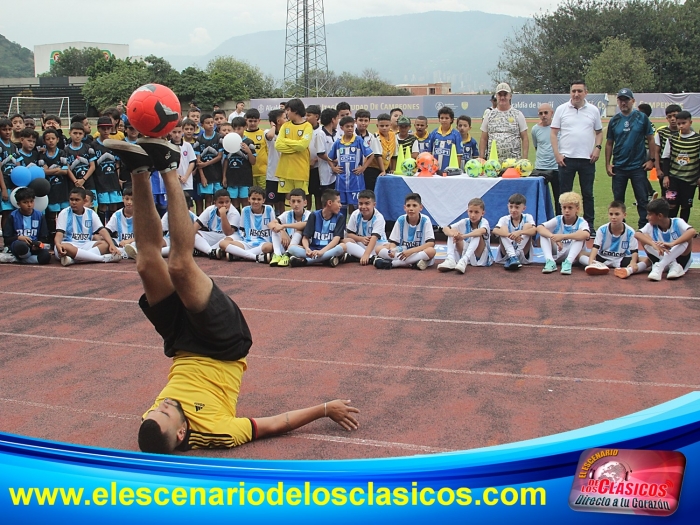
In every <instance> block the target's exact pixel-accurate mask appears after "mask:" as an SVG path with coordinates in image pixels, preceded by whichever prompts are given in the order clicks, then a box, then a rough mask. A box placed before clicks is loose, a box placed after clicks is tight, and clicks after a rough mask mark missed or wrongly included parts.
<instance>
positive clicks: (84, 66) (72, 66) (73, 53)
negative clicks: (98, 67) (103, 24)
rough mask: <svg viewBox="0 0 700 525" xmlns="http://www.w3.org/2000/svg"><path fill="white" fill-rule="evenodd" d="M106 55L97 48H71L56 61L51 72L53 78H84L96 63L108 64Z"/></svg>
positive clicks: (63, 52)
mask: <svg viewBox="0 0 700 525" xmlns="http://www.w3.org/2000/svg"><path fill="white" fill-rule="evenodd" d="M107 61H108V60H107V59H106V58H105V55H104V53H103V52H102V51H100V50H99V49H98V48H96V47H86V48H85V49H76V48H74V47H69V48H68V49H66V50H65V51H62V52H61V54H60V55H59V57H58V60H54V62H53V64H51V69H50V70H49V76H51V77H72V76H77V77H84V76H87V74H88V69H89V68H90V67H92V66H93V65H94V64H95V63H96V62H107Z"/></svg>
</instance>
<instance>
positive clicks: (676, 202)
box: [664, 177, 698, 208]
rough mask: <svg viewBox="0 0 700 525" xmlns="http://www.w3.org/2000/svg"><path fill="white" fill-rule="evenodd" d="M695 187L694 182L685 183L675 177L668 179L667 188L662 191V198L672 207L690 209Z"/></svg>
mask: <svg viewBox="0 0 700 525" xmlns="http://www.w3.org/2000/svg"><path fill="white" fill-rule="evenodd" d="M697 187H698V186H697V184H696V183H695V182H687V181H684V180H681V179H678V178H676V177H669V178H668V188H667V189H666V190H665V191H664V197H665V198H666V200H667V201H668V203H669V204H670V205H672V206H681V207H683V208H692V207H693V199H694V198H695V190H696V189H697Z"/></svg>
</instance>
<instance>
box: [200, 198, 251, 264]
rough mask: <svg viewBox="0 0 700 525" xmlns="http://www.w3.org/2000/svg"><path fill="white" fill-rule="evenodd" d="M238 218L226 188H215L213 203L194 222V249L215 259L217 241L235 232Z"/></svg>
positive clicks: (217, 246)
mask: <svg viewBox="0 0 700 525" xmlns="http://www.w3.org/2000/svg"><path fill="white" fill-rule="evenodd" d="M240 219H241V214H240V213H238V210H237V209H236V208H235V207H233V206H232V205H231V197H230V196H229V194H228V190H226V189H224V188H221V189H219V190H216V193H214V204H212V205H211V206H209V207H207V208H206V209H205V210H204V211H203V212H202V214H201V215H200V216H199V217H198V218H197V222H195V224H194V232H195V234H194V249H195V250H197V251H199V252H201V254H202V255H208V256H209V257H210V258H212V259H217V258H218V251H217V250H218V249H219V243H220V242H221V241H223V240H224V238H225V237H228V236H231V235H234V233H236V231H237V230H238V224H239V222H240Z"/></svg>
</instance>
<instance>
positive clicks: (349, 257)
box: [340, 253, 360, 263]
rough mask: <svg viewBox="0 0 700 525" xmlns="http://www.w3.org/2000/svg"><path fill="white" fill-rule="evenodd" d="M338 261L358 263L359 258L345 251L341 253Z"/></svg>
mask: <svg viewBox="0 0 700 525" xmlns="http://www.w3.org/2000/svg"><path fill="white" fill-rule="evenodd" d="M340 262H342V263H359V262H360V259H359V258H358V257H355V256H354V255H350V254H349V253H346V254H344V255H343V258H342V260H341V261H340Z"/></svg>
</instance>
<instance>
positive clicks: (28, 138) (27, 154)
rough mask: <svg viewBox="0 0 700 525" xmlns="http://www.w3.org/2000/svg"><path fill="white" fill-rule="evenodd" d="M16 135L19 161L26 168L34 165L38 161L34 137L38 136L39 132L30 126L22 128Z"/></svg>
mask: <svg viewBox="0 0 700 525" xmlns="http://www.w3.org/2000/svg"><path fill="white" fill-rule="evenodd" d="M17 136H18V137H19V143H20V146H21V147H20V149H19V151H18V153H19V160H20V162H21V163H22V164H23V165H24V166H26V167H27V168H29V167H30V166H36V165H37V163H38V162H39V152H38V151H37V149H36V139H37V138H39V134H38V133H37V132H36V131H34V130H33V129H31V128H24V129H23V130H22V131H20V132H19V133H18V134H17Z"/></svg>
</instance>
